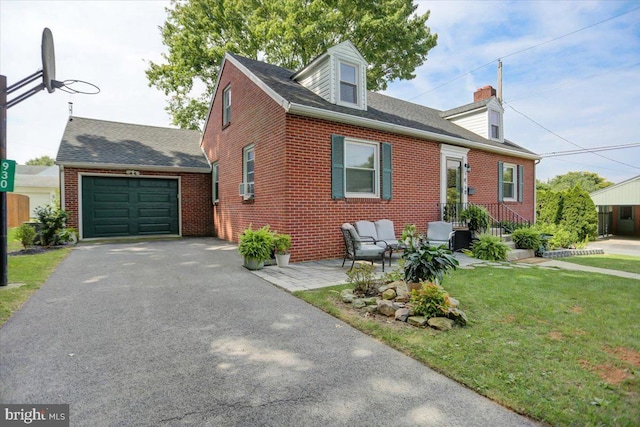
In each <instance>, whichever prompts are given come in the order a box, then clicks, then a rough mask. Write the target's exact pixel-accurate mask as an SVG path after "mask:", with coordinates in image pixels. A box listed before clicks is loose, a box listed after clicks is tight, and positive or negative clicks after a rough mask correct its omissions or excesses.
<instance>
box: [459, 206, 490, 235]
mask: <svg viewBox="0 0 640 427" xmlns="http://www.w3.org/2000/svg"><path fill="white" fill-rule="evenodd" d="M460 219H461V220H463V221H467V227H469V231H471V233H473V234H478V233H484V232H485V231H486V230H487V228H489V211H487V210H486V209H485V208H483V207H482V206H476V205H472V204H469V207H468V208H467V209H465V210H463V211H462V212H461V213H460Z"/></svg>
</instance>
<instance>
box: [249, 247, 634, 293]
mask: <svg viewBox="0 0 640 427" xmlns="http://www.w3.org/2000/svg"><path fill="white" fill-rule="evenodd" d="M454 256H455V257H456V259H457V260H458V262H459V263H460V266H459V267H458V268H461V269H473V268H475V267H484V266H493V267H496V268H523V269H524V268H535V266H537V267H539V268H559V269H562V270H574V271H587V272H590V273H600V274H608V275H611V276H619V277H626V278H629V279H636V280H640V274H635V273H627V272H625V271H618V270H608V269H605V268H597V267H588V266H584V265H578V264H573V263H570V262H566V261H557V260H553V259H550V260H548V261H543V260H542V259H541V258H536V260H539V262H536V263H535V264H533V263H527V262H526V261H525V262H522V263H519V262H489V261H482V260H479V259H475V258H471V257H468V256H466V255H465V254H463V253H460V252H456V253H454ZM521 261H524V260H521ZM376 266H377V268H376V273H377V274H376V275H377V277H380V276H381V275H382V274H383V273H382V268H381V267H380V264H376ZM350 267H351V261H350V260H347V262H345V264H344V267H342V259H331V260H322V261H308V262H299V263H294V264H289V267H286V268H280V267H277V266H275V265H274V266H268V267H265V268H263V269H262V270H256V271H252V273H253V274H255V275H256V276H258V277H261V278H262V279H264V280H266V281H267V282H269V283H271V284H274V285H276V286H278V287H279V288H282V289H284V290H286V291H288V292H295V291H305V290H310V289H318V288H324V287H328V286H335V285H340V284H343V283H346V281H347V274H346V273H347V270H349V268H350ZM397 268H398V259H397V258H394V259H393V260H392V262H391V267H389V264H388V261H387V264H386V265H385V272H390V271H393V270H394V269H397Z"/></svg>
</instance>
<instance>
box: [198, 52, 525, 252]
mask: <svg viewBox="0 0 640 427" xmlns="http://www.w3.org/2000/svg"><path fill="white" fill-rule="evenodd" d="M228 84H231V91H232V95H231V98H232V107H231V109H232V112H231V117H232V119H231V124H230V125H229V126H228V127H225V128H224V129H222V103H221V102H222V96H216V97H215V100H214V103H213V106H212V110H211V112H210V117H209V122H208V124H207V128H206V129H205V133H204V138H203V149H204V151H205V153H206V154H207V156H208V157H209V160H210V161H212V162H215V161H218V162H219V167H220V184H219V192H220V202H219V203H218V204H217V205H216V206H214V217H213V222H214V230H215V231H214V233H215V235H217V236H218V237H220V238H222V239H225V240H229V241H234V242H237V240H238V233H240V232H241V231H242V230H243V229H244V228H245V227H247V226H249V224H253V226H254V228H255V227H260V226H263V225H265V224H270V225H271V227H272V229H277V230H278V231H281V232H285V233H289V234H291V235H292V237H293V248H292V258H291V259H292V261H296V262H297V261H304V260H314V259H323V258H336V257H341V256H342V254H343V250H344V249H343V248H344V243H343V241H342V235H341V233H340V229H339V227H340V225H341V224H342V223H344V222H351V223H353V222H355V221H357V220H360V219H367V220H372V221H375V220H377V219H381V218H388V219H390V220H392V221H393V222H394V224H395V227H396V234H398V235H399V234H400V233H401V232H402V228H403V226H404V224H407V223H415V224H416V225H417V226H418V230H419V231H420V232H422V233H424V232H425V231H426V226H427V223H428V222H429V221H435V220H438V219H439V211H438V203H439V202H440V143H437V142H431V141H424V140H419V139H416V138H411V137H407V136H401V135H396V134H392V133H388V132H383V131H377V130H372V129H367V128H363V127H358V126H352V125H346V124H339V123H334V122H329V121H325V120H320V119H313V118H308V117H301V116H295V115H287V114H285V112H284V109H283V108H282V107H281V106H280V105H278V104H277V103H276V102H274V101H273V100H272V99H271V98H270V97H269V96H268V95H267V94H265V93H264V92H263V91H262V90H261V89H260V88H259V87H257V86H256V85H255V84H254V83H252V82H251V81H250V80H249V79H247V78H246V77H245V76H244V75H243V74H242V73H241V72H240V71H238V70H237V69H236V68H235V67H234V66H233V65H232V64H231V63H230V62H227V63H226V65H225V68H224V70H223V72H222V76H221V79H220V84H219V86H218V93H219V94H220V95H221V94H222V90H223V89H224V88H225V87H227V85H228ZM332 134H339V135H343V136H346V137H353V138H359V139H364V140H369V141H377V142H388V143H391V144H392V145H393V198H392V200H390V201H385V200H381V199H353V198H351V199H346V200H333V199H332V198H331V135H332ZM249 144H254V146H255V200H253V201H251V202H243V201H242V198H241V197H240V196H238V184H239V183H240V182H242V160H243V159H242V149H243V147H245V146H247V145H249ZM468 158H469V163H470V164H471V165H472V168H473V170H472V172H471V174H470V175H469V186H472V187H476V189H477V191H478V192H477V194H476V195H475V196H471V197H470V198H469V200H470V201H471V202H476V203H485V202H490V203H496V202H497V188H498V183H497V162H498V161H499V160H502V161H505V162H510V163H514V164H523V165H525V183H528V185H525V188H526V190H525V198H524V200H525V202H524V203H522V204H520V203H513V204H510V205H512V206H511V207H512V208H513V209H514V210H516V211H517V212H519V213H520V214H521V215H523V216H525V217H530V218H533V212H534V208H533V206H534V205H533V188H534V184H533V182H534V175H533V162H532V161H528V160H527V161H525V160H521V159H516V158H512V157H507V156H500V155H496V154H491V153H484V152H477V151H474V150H471V151H470V152H469V157H468Z"/></svg>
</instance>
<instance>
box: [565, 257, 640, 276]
mask: <svg viewBox="0 0 640 427" xmlns="http://www.w3.org/2000/svg"><path fill="white" fill-rule="evenodd" d="M562 261H567V262H571V263H574V264H580V265H587V266H589V267H599V268H608V269H609V270H619V271H626V272H628V273H636V274H640V257H637V256H631V255H583V256H572V257H568V258H562Z"/></svg>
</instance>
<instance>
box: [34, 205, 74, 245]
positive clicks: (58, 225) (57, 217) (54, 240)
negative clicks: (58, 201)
mask: <svg viewBox="0 0 640 427" xmlns="http://www.w3.org/2000/svg"><path fill="white" fill-rule="evenodd" d="M35 213H36V217H37V218H38V221H39V222H40V223H41V226H40V244H41V245H42V246H52V245H58V244H60V243H61V241H60V234H59V233H60V231H62V230H63V229H64V227H65V223H66V221H67V213H66V212H65V211H64V210H62V209H58V208H57V207H54V206H51V205H47V206H38V207H37V208H35Z"/></svg>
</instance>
